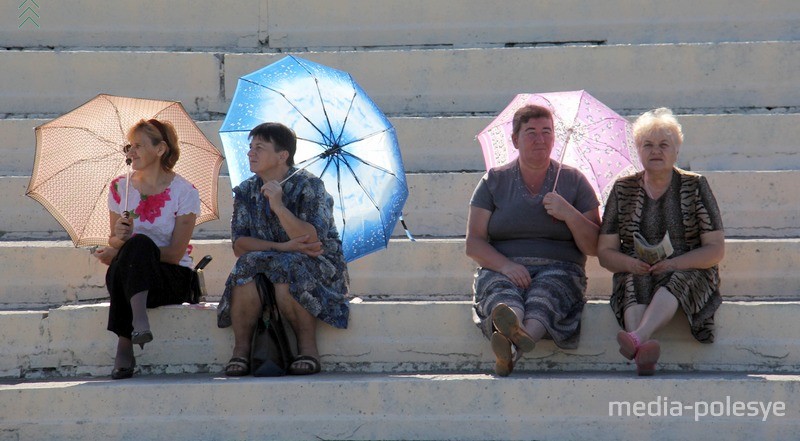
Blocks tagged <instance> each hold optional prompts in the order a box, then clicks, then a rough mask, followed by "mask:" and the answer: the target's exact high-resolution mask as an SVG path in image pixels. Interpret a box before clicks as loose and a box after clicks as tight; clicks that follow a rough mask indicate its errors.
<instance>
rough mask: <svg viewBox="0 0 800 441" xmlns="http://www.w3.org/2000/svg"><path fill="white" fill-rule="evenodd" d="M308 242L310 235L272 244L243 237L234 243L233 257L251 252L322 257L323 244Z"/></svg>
mask: <svg viewBox="0 0 800 441" xmlns="http://www.w3.org/2000/svg"><path fill="white" fill-rule="evenodd" d="M308 240H309V238H308V235H303V236H298V237H295V238H294V239H290V240H289V241H288V242H270V241H268V240H262V239H257V238H255V237H249V236H242V237H239V238H237V239H236V240H235V241H234V242H233V255H234V256H236V257H239V256H241V255H243V254H247V253H249V252H251V251H283V252H297V253H303V254H305V255H307V256H311V257H317V256H320V255H322V251H323V250H322V242H319V241H317V242H309V241H308Z"/></svg>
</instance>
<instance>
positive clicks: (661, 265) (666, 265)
mask: <svg viewBox="0 0 800 441" xmlns="http://www.w3.org/2000/svg"><path fill="white" fill-rule="evenodd" d="M676 269H678V267H677V265H675V261H673V260H672V259H665V260H662V261H661V262H658V263H657V264H655V265H653V266H651V267H650V272H651V273H653V274H663V273H668V272H671V271H675V270H676Z"/></svg>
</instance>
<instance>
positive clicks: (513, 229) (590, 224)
mask: <svg viewBox="0 0 800 441" xmlns="http://www.w3.org/2000/svg"><path fill="white" fill-rule="evenodd" d="M511 139H512V141H513V142H514V146H515V147H516V148H517V149H518V150H519V158H517V159H516V160H514V161H513V162H511V163H509V164H506V165H503V166H501V167H496V168H493V169H491V170H489V172H488V173H486V175H484V176H483V178H481V181H480V182H479V183H478V186H477V187H476V188H475V193H474V194H473V195H472V199H471V200H470V209H469V220H468V222H467V241H466V242H467V247H466V248H467V250H466V252H467V255H468V256H469V257H471V258H472V259H473V260H475V262H477V263H478V265H479V268H478V270H477V272H476V273H475V283H474V290H475V293H474V294H475V297H474V314H473V315H474V318H475V320H476V323H477V324H478V326H479V327H480V328H481V329H482V330H483V332H484V334H485V335H486V336H487V337H488V338H489V339H490V340H491V344H492V351H493V352H494V354H495V358H496V361H495V372H496V373H497V375H500V376H507V375H509V374H510V373H511V371H512V370H513V368H514V362H515V361H516V359H518V358H519V355H520V354H521V353H523V352H529V351H531V350H533V348H534V346H535V342H536V341H538V340H540V339H542V338H545V337H547V338H551V339H552V340H553V341H554V342H555V343H556V345H558V346H559V347H561V348H570V349H571V348H575V347H577V345H578V337H579V335H580V319H581V312H582V311H583V305H584V304H585V303H586V302H585V299H584V293H585V291H586V275H585V272H584V265H585V263H586V256H587V255H595V254H596V252H597V235H598V231H599V224H600V215H599V213H598V209H597V207H598V206H599V205H600V204H599V202H598V201H597V197H596V196H595V193H594V190H593V189H592V187H591V185H590V184H589V182H588V181H587V179H586V178H585V177H584V176H583V175H582V174H581V173H580V172H579V171H578V170H576V169H574V168H572V167H568V166H563V165H562V166H561V172H560V174H559V173H557V171H558V167H559V164H558V163H557V162H556V161H554V160H552V159H550V153H551V151H552V150H553V143H554V141H555V137H554V133H553V116H552V114H551V113H550V111H549V110H548V109H546V108H544V107H539V106H525V107H523V108H521V109H519V110H518V111H517V112H516V113H515V114H514V121H513V134H512V136H511ZM557 175H558V193H554V192H552V191H551V190H552V189H553V187H554V184H555V179H556V176H557ZM512 348H515V349H516V351H517V356H516V357H515V356H514V355H513V351H512Z"/></svg>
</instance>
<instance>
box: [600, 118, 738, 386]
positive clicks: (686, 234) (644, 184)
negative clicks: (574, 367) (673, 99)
mask: <svg viewBox="0 0 800 441" xmlns="http://www.w3.org/2000/svg"><path fill="white" fill-rule="evenodd" d="M633 131H634V138H635V142H636V147H637V149H638V152H639V158H640V159H641V161H642V165H643V166H644V171H642V172H639V173H636V174H635V175H633V176H628V177H625V178H620V179H619V180H617V182H616V183H615V184H614V188H613V190H612V192H611V193H610V195H609V197H608V203H607V204H606V208H605V213H604V215H603V225H602V227H601V230H600V238H599V241H598V250H597V255H598V257H599V260H600V264H601V265H602V266H603V267H604V268H606V269H608V270H609V271H611V272H613V273H614V278H613V291H612V294H611V308H612V309H613V311H614V314H615V315H616V317H617V321H618V322H619V324H620V326H621V327H622V328H623V330H621V331H619V333H618V334H617V342H618V343H619V351H620V353H621V354H622V355H623V356H624V357H625V358H627V359H629V360H632V359H635V360H636V367H637V371H638V373H639V375H652V374H653V373H654V372H655V366H656V362H657V361H658V358H659V356H660V353H661V349H660V343H659V342H658V341H657V340H652V339H651V337H652V335H653V333H655V332H656V331H657V330H659V329H661V328H663V327H664V326H666V325H667V323H669V321H670V320H671V319H672V317H673V315H674V314H675V312H676V311H677V310H678V308H679V307H680V309H681V310H683V312H684V313H685V314H686V317H687V318H688V320H689V325H690V327H691V331H692V335H693V336H694V337H695V339H697V340H698V341H700V342H701V343H711V342H713V341H714V333H713V326H714V312H715V311H716V310H717V308H718V307H719V305H720V303H721V302H722V297H721V296H720V292H719V285H720V279H719V270H718V267H717V264H718V263H719V262H720V261H721V260H722V257H723V256H724V254H725V236H724V232H723V229H722V218H721V216H720V212H719V208H718V207H717V202H716V200H715V199H714V194H713V193H712V192H711V188H710V187H709V185H708V182H707V181H706V179H705V178H704V177H703V176H701V175H698V174H696V173H690V172H687V171H684V170H681V169H679V168H677V167H675V162H676V161H677V159H678V152H679V150H680V147H681V144H682V143H683V133H682V131H681V126H680V124H679V123H678V121H677V120H676V119H675V117H674V116H673V114H672V112H671V111H670V110H669V109H666V108H660V109H656V110H652V111H649V112H646V113H644V114H643V115H642V116H640V117H639V118H638V119H637V120H636V122H635V124H634V128H633ZM636 233H638V234H641V235H642V236H643V237H644V239H645V240H646V241H647V243H648V244H658V243H661V241H662V239H664V238H665V236H666V235H668V238H669V240H670V241H671V243H672V247H673V248H674V253H673V254H672V255H670V256H666V258H663V256H662V260H659V261H657V262H651V263H648V262H645V261H643V260H640V258H638V257H637V254H636V251H635V249H634V239H633V237H634V234H636Z"/></svg>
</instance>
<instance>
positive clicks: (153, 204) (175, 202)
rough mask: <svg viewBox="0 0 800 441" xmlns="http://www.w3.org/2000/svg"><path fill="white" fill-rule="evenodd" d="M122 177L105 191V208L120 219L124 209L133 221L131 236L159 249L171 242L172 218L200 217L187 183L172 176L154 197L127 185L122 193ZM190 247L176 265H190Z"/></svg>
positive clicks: (193, 190)
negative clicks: (147, 239)
mask: <svg viewBox="0 0 800 441" xmlns="http://www.w3.org/2000/svg"><path fill="white" fill-rule="evenodd" d="M125 181H126V177H125V176H124V175H123V176H119V177H117V178H116V179H114V180H113V181H111V185H110V187H109V192H108V209H109V210H111V211H112V212H114V213H117V214H119V215H120V216H122V212H123V211H125V207H126V205H125V198H126V196H127V207H128V211H130V215H131V218H132V219H133V234H146V235H147V236H148V237H150V239H152V240H153V242H155V244H156V245H158V246H159V247H165V246H167V245H169V244H170V242H171V241H172V232H173V230H175V219H176V218H177V217H178V216H183V215H185V214H189V213H194V214H196V215H198V216H199V215H200V194H199V193H198V191H197V189H196V188H194V185H192V184H191V183H190V182H189V181H187V180H186V179H184V178H183V177H182V176H180V175H175V177H174V178H173V179H172V182H171V183H170V184H169V186H168V187H167V188H166V189H165V190H164V191H163V192H161V193H159V194H156V195H142V194H140V193H139V191H138V190H136V189H135V188H133V185H130V186H128V188H127V190H128V193H129V194H128V195H126V194H125V190H126V189H125ZM191 249H192V247H191V245H190V246H189V247H188V248H187V249H186V253H185V254H184V255H183V258H182V259H181V261H180V262H179V264H180V265H182V266H187V267H188V266H191V264H192V258H191V257H190V256H189V253H190V252H191Z"/></svg>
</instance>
